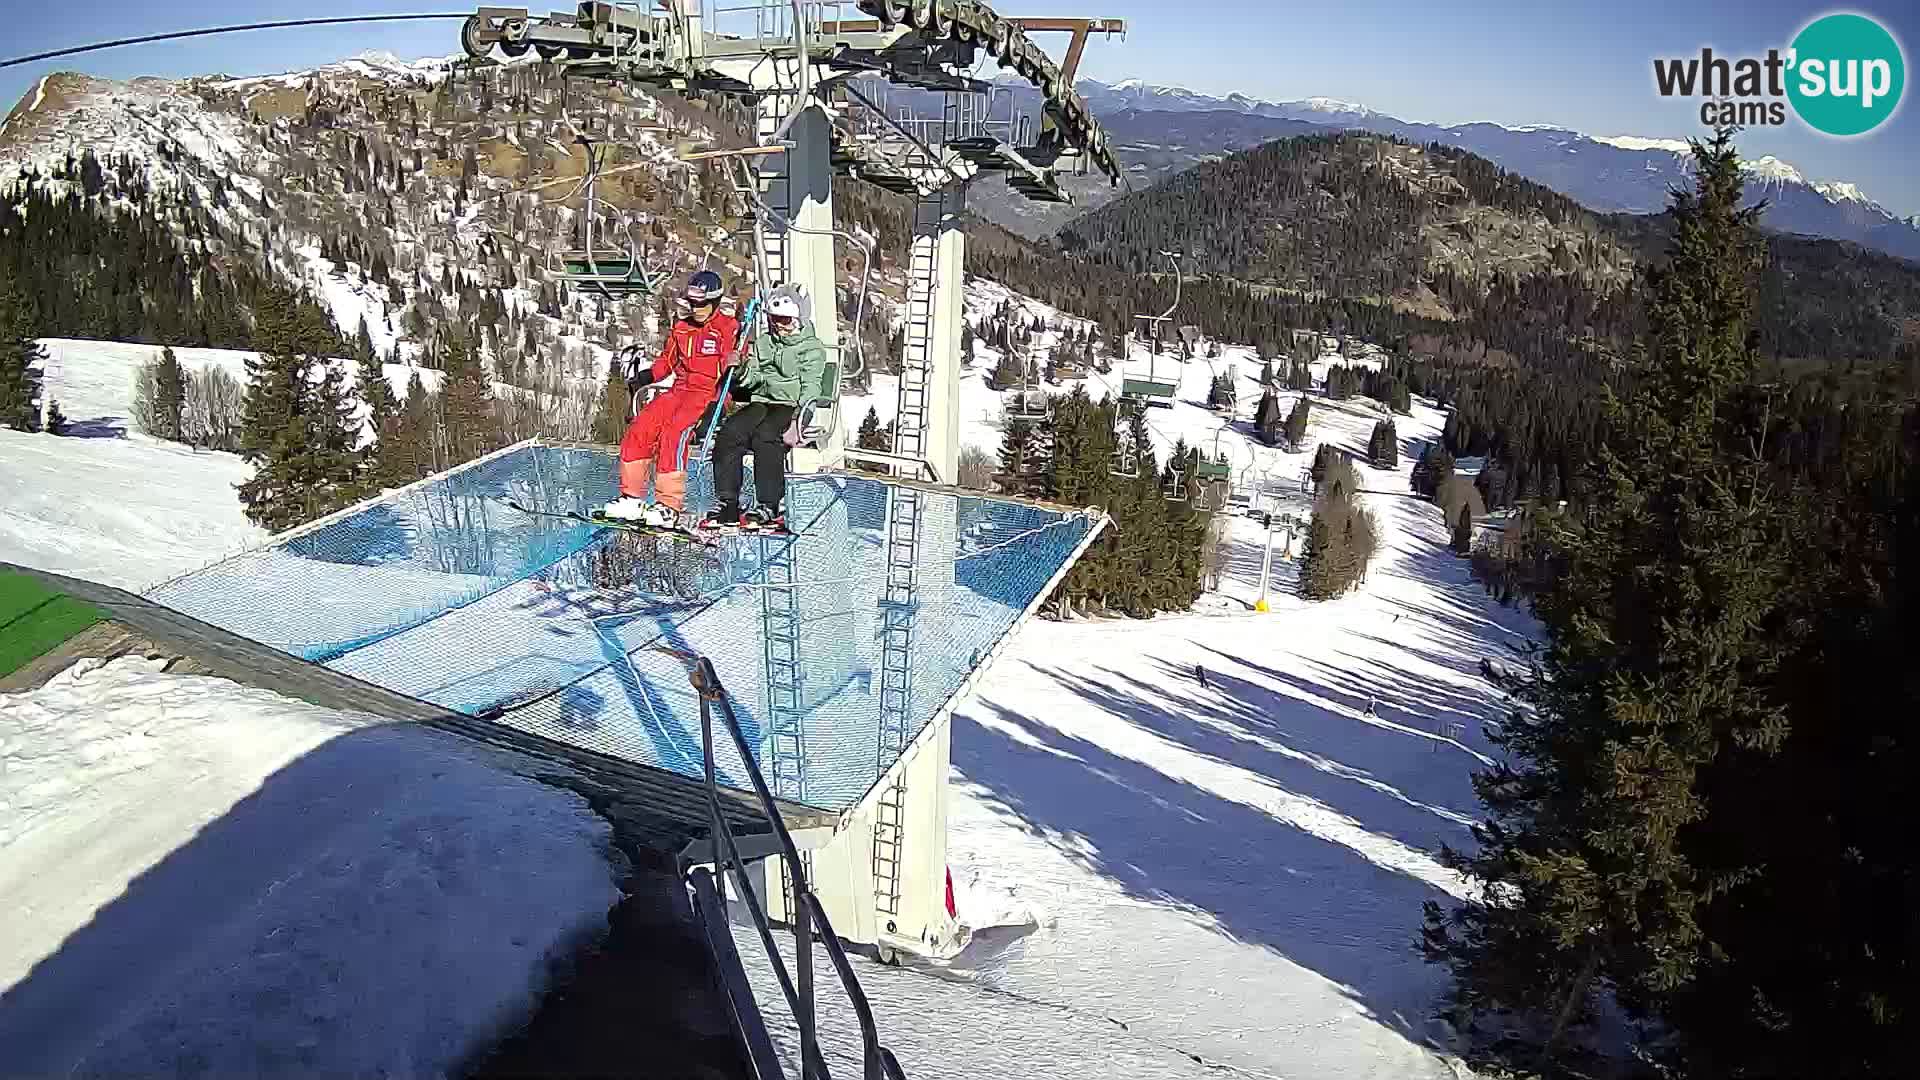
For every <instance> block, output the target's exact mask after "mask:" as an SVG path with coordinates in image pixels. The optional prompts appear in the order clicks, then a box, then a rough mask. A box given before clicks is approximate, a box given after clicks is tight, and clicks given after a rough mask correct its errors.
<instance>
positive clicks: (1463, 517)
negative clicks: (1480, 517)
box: [1453, 503, 1473, 555]
mask: <svg viewBox="0 0 1920 1080" xmlns="http://www.w3.org/2000/svg"><path fill="white" fill-rule="evenodd" d="M1453 553H1454V554H1455V555H1471V554H1473V507H1471V506H1468V505H1467V504H1466V503H1461V504H1460V512H1459V513H1458V514H1457V515H1455V516H1454V519H1453Z"/></svg>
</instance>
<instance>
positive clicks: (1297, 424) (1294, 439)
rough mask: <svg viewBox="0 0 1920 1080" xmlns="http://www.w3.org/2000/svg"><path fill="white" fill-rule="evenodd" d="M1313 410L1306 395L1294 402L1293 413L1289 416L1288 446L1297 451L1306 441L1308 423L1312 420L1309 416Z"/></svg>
mask: <svg viewBox="0 0 1920 1080" xmlns="http://www.w3.org/2000/svg"><path fill="white" fill-rule="evenodd" d="M1311 408H1312V406H1311V405H1310V404H1309V403H1308V401H1307V398H1306V395H1304V394H1302V395H1301V396H1300V397H1298V398H1296V399H1295V400H1294V403H1293V411H1292V412H1290V413H1288V414H1287V428H1286V437H1287V445H1288V446H1291V447H1294V448H1296V449H1297V448H1298V447H1299V446H1300V444H1301V442H1302V441H1304V440H1305V439H1306V437H1307V421H1308V419H1309V418H1310V417H1309V416H1308V414H1309V412H1310V411H1311Z"/></svg>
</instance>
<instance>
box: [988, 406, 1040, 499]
mask: <svg viewBox="0 0 1920 1080" xmlns="http://www.w3.org/2000/svg"><path fill="white" fill-rule="evenodd" d="M1045 464H1046V459H1045V456H1044V455H1043V454H1042V453H1041V452H1040V440H1039V438H1038V436H1037V434H1036V433H1035V431H1034V429H1033V424H1032V422H1031V421H1029V420H1027V419H1026V418H1025V417H1014V418H1013V419H1011V420H1009V421H1007V426H1006V429H1005V430H1003V431H1002V432H1001V433H1000V475H999V476H998V477H996V479H997V480H998V481H999V483H1000V490H1001V491H1002V492H1004V493H1006V494H1009V495H1029V494H1033V493H1035V492H1034V489H1035V487H1036V486H1037V479H1036V478H1037V477H1038V476H1040V475H1041V473H1042V470H1043V469H1044V467H1045Z"/></svg>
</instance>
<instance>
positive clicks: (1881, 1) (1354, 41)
mask: <svg viewBox="0 0 1920 1080" xmlns="http://www.w3.org/2000/svg"><path fill="white" fill-rule="evenodd" d="M568 7H570V4H568V3H566V2H565V0H557V2H553V3H549V4H542V5H536V6H535V8H534V10H536V11H546V10H548V9H549V8H553V9H561V10H564V9H566V8H568ZM995 7H996V8H997V9H998V10H1000V11H1002V12H1003V13H1005V14H1012V15H1104V16H1115V17H1120V18H1124V19H1126V20H1127V22H1128V34H1127V37H1126V39H1125V40H1118V39H1116V40H1113V41H1103V40H1097V39H1096V41H1095V42H1093V43H1092V44H1091V45H1090V46H1089V48H1088V50H1087V59H1086V62H1085V64H1084V67H1083V72H1084V74H1086V75H1089V76H1091V77H1094V78H1098V79H1103V80H1106V81H1115V80H1118V79H1121V78H1130V77H1131V78H1143V79H1147V80H1148V81H1151V82H1164V83H1170V84H1174V85H1180V86H1186V87H1189V88H1191V89H1193V90H1197V91H1201V92H1204V93H1215V94H1226V93H1232V92H1236V91H1237V92H1240V93H1244V94H1249V95H1252V96H1254V97H1261V98H1269V99H1273V100H1287V99H1293V98H1302V97H1311V96H1315V95H1323V96H1327V97H1335V98H1341V99H1344V100H1348V101H1355V102H1359V103H1361V104H1364V105H1367V106H1370V107H1372V108H1374V109H1378V110H1380V111H1381V112H1385V113H1389V114H1391V115H1394V116H1398V117H1400V118H1401V119H1404V120H1416V121H1431V122H1436V123H1458V122H1463V121H1469V120H1490V121H1494V122H1496V123H1504V124H1509V125H1519V124H1557V125H1560V126H1563V127H1570V128H1574V129H1576V130H1580V131H1585V132H1587V133H1589V134H1594V135H1641V136H1648V137H1664V138H1685V137H1687V136H1690V135H1695V134H1699V133H1700V132H1701V131H1703V130H1704V129H1702V128H1701V126H1700V124H1699V119H1698V116H1697V115H1696V109H1697V103H1696V104H1686V103H1682V102H1678V101H1667V100H1662V99H1661V98H1660V97H1658V96H1657V95H1656V94H1655V93H1654V91H1653V78H1652V61H1653V58H1654V57H1656V56H1687V55H1698V53H1699V50H1700V48H1701V46H1703V45H1709V46H1712V47H1713V49H1714V51H1715V52H1716V53H1720V54H1725V55H1733V56H1745V55H1760V54H1764V53H1765V51H1766V49H1767V48H1768V47H1784V46H1785V45H1786V44H1787V43H1788V41H1790V40H1791V38H1792V36H1793V34H1794V32H1795V31H1797V30H1798V29H1799V28H1800V27H1801V26H1802V25H1804V24H1805V23H1806V22H1807V21H1809V20H1810V19H1812V18H1813V17H1815V16H1817V15H1821V14H1825V13H1827V12H1829V11H1836V10H1848V11H1857V12H1860V13H1862V14H1866V15H1871V16H1873V17H1875V18H1877V19H1879V20H1880V21H1881V23H1882V24H1883V25H1886V26H1888V27H1890V28H1891V29H1892V30H1893V32H1894V34H1895V35H1896V36H1897V37H1898V38H1900V40H1901V42H1902V45H1903V46H1904V47H1905V49H1906V50H1907V59H1908V62H1909V64H1910V65H1912V64H1914V63H1916V62H1920V4H1914V3H1911V2H1909V0H1901V2H1887V0H1878V2H1872V3H1858V4H1851V5H1842V6H1835V5H1822V4H1810V3H1793V2H1786V0H1742V2H1733V0H1707V2H1686V0H1679V2H1676V0H1604V2H1598V3H1589V2H1574V0H1565V2H1546V3H1543V2H1540V0H1478V2H1471V3H1447V2H1445V0H1425V2H1421V0H1337V2H1327V0H1318V2H1313V3H1295V2H1288V0H1199V2H1193V3H1184V4H1179V3H1168V2H1167V0H1000V2H999V3H996V4H995ZM459 10H462V7H461V6H460V5H456V4H450V3H447V0H438V2H436V0H344V2H343V3H340V4H338V5H319V4H314V3H312V2H311V0H248V2H246V3H241V2H239V0H201V2H200V3H198V4H195V5H192V6H191V7H190V8H182V7H180V6H178V5H169V4H157V3H143V4H132V3H126V2H124V0H95V2H94V3H91V4H75V3H53V4H45V3H36V4H30V5H25V6H24V7H23V9H22V10H20V11H17V12H15V13H14V14H13V15H12V17H11V18H10V20H9V24H8V28H9V30H10V33H9V35H8V39H7V43H6V45H4V46H0V52H5V53H6V54H7V55H10V56H11V55H20V54H24V53H29V52H38V51H41V50H43V49H51V48H58V47H60V46H64V45H72V44H80V43H84V42H88V41H95V40H99V39H102V38H109V37H124V36H132V35H136V34H142V33H156V32H161V31H166V30H177V29H186V28H189V27H196V26H206V25H213V24H217V23H226V22H261V21H269V20H274V19H291V18H303V17H311V16H317V15H341V14H373V13H382V12H414V11H459ZM458 26H459V24H458V23H457V22H454V21H447V22H444V23H442V22H428V23H415V24H388V25H384V26H361V27H344V28H319V29H311V30H292V31H259V32H252V33H246V34H236V35H228V36H223V37H215V38H204V39H198V40H190V41H185V42H169V43H164V44H157V45H142V46H134V47H129V48H124V49H117V50H110V51H106V52H101V53H94V54H90V55H86V56H80V57H72V58H69V59H67V60H65V61H53V62H50V63H48V64H45V65H30V66H27V67H24V68H11V69H7V70H5V71H0V102H5V103H7V104H9V105H10V104H11V102H13V101H15V100H17V99H18V98H19V97H20V95H22V94H23V93H26V92H28V91H30V90H31V89H32V87H33V85H34V83H35V82H36V81H37V80H38V79H39V77H40V76H41V75H43V74H46V73H47V72H48V71H54V70H63V69H76V70H82V71H87V72H90V73H93V74H97V75H103V76H107V77H112V78H128V77H132V76H135V75H186V74H200V73H206V72H213V71H224V72H228V73H231V74H259V73H264V72H273V71H284V70H289V69H292V68H298V67H305V66H311V65H313V64H315V63H319V62H323V61H326V60H332V59H338V58H339V57H342V56H347V55H351V54H353V53H356V52H360V51H362V50H365V49H385V50H388V51H391V52H394V53H396V54H398V55H400V56H402V57H413V56H422V55H428V54H433V55H445V54H449V53H454V52H457V51H458V48H459V46H458V42H457V32H458ZM1049 36H1050V37H1052V38H1053V40H1052V41H1051V42H1047V44H1048V46H1049V51H1052V52H1053V53H1054V54H1055V55H1056V56H1057V55H1059V54H1060V46H1061V45H1063V44H1064V39H1063V38H1060V37H1058V36H1054V35H1049ZM1912 74H1913V73H1912V72H1909V76H1910V77H1911V76H1912ZM1916 95H1920V89H1914V90H1909V92H1908V94H1907V97H1908V98H1909V99H1911V98H1913V97H1915V96H1916ZM1740 147H1741V152H1742V153H1743V154H1745V155H1746V156H1748V157H1758V156H1760V155H1762V154H1773V155H1775V156H1777V157H1780V158H1783V159H1785V160H1787V161H1790V162H1792V163H1794V164H1795V165H1797V166H1798V167H1799V168H1800V169H1801V171H1802V172H1804V173H1806V174H1807V176H1808V177H1809V178H1810V179H1815V180H1849V181H1853V182H1855V183H1858V184H1859V185H1860V186H1861V187H1862V188H1863V189H1864V190H1865V191H1866V192H1867V193H1868V194H1869V195H1871V196H1873V197H1874V198H1875V199H1877V200H1879V201H1880V202H1881V203H1882V204H1883V205H1885V206H1886V207H1887V208H1888V209H1890V210H1893V211H1894V212H1896V213H1899V214H1903V215H1904V214H1920V168H1916V167H1915V163H1916V162H1920V106H1916V105H1915V103H1914V102H1913V101H1911V100H1909V101H1908V102H1907V103H1906V104H1905V105H1904V106H1903V107H1902V109H1901V111H1900V112H1899V114H1897V115H1896V116H1895V117H1894V118H1893V119H1892V120H1891V121H1889V122H1888V123H1886V124H1884V125H1882V126H1881V127H1880V128H1879V129H1878V130H1877V131H1875V132H1873V133H1872V134H1871V135H1868V136H1866V137H1863V138H1858V139H1853V140H1846V141H1842V140H1836V139H1829V138H1826V137H1824V136H1821V135H1818V134H1816V133H1814V132H1812V131H1809V130H1808V129H1806V128H1805V127H1803V126H1801V125H1800V124H1799V123H1798V121H1797V120H1792V119H1790V120H1789V123H1788V125H1787V126H1786V127H1784V128H1752V129H1749V130H1747V131H1746V132H1743V133H1742V135H1741V137H1740Z"/></svg>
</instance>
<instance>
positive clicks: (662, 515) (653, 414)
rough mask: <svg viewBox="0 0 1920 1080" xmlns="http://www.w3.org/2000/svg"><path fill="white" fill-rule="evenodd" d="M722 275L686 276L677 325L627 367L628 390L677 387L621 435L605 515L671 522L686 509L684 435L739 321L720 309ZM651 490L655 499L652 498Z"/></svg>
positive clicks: (711, 395)
mask: <svg viewBox="0 0 1920 1080" xmlns="http://www.w3.org/2000/svg"><path fill="white" fill-rule="evenodd" d="M722 291H723V290H722V285H721V281H720V275H719V274H716V273H714V272H713V271H711V270H702V271H700V272H699V273H696V274H694V275H693V277H692V278H690V279H688V281H687V287H686V291H685V292H684V293H682V295H683V296H684V297H685V298H686V301H687V304H688V306H689V311H688V312H687V314H686V316H684V317H683V318H681V319H679V320H678V321H676V322H675V323H674V324H673V329H672V331H671V332H670V333H669V334H668V335H667V342H666V345H665V347H664V348H662V349H661V350H660V355H659V357H658V358H656V359H655V360H654V361H653V363H652V365H651V366H648V367H641V368H639V369H638V370H636V371H633V372H630V373H629V375H628V379H627V386H628V388H629V390H638V389H639V388H640V387H642V386H646V385H648V384H650V383H656V382H659V381H660V380H662V379H664V378H666V377H667V376H668V375H672V376H673V385H672V386H670V387H668V388H667V390H666V392H665V393H663V394H661V395H659V396H658V397H656V398H654V399H653V400H652V401H650V402H648V403H647V405H646V407H645V408H643V409H641V410H640V411H639V413H638V414H636V415H635V416H634V418H633V422H632V423H631V424H628V425H627V434H626V438H624V439H622V440H621V441H620V477H619V479H620V498H618V499H616V500H615V501H613V502H610V503H608V504H607V505H606V507H605V509H604V510H603V511H602V512H603V513H604V514H605V515H606V516H607V517H610V518H618V519H623V520H627V521H641V522H645V523H647V524H650V525H658V526H661V527H672V526H674V525H676V524H677V523H678V519H679V516H680V514H681V513H682V512H684V511H685V509H686V498H687V472H686V469H687V463H686V460H685V447H684V446H683V445H682V444H683V443H686V442H690V441H691V440H689V439H687V438H686V437H685V436H686V434H687V432H688V430H689V429H691V428H692V427H694V425H696V424H697V423H698V422H699V420H700V417H701V416H702V415H703V414H704V413H705V412H706V411H707V407H708V406H709V405H712V404H714V399H715V398H716V397H717V396H718V394H719V390H720V373H721V371H722V370H723V369H724V368H725V367H726V366H727V364H728V363H730V362H731V360H732V354H733V350H734V347H735V345H736V344H737V340H738V337H739V334H740V322H739V320H738V319H736V318H735V317H734V316H732V315H729V314H727V313H725V312H723V311H721V310H720V297H721V293H722ZM649 488H651V489H652V492H653V496H654V501H653V502H651V503H649V502H648V501H647V493H648V490H649Z"/></svg>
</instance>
